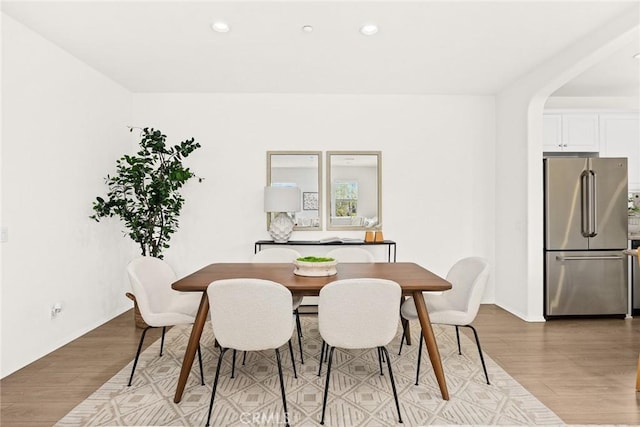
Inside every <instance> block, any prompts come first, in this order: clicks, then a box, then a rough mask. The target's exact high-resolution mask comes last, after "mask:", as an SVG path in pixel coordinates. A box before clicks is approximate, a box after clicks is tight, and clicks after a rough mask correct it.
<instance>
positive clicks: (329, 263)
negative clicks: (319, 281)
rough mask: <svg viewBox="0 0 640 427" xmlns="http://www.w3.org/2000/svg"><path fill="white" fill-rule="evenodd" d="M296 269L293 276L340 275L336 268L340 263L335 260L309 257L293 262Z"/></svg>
mask: <svg viewBox="0 0 640 427" xmlns="http://www.w3.org/2000/svg"><path fill="white" fill-rule="evenodd" d="M293 265H294V266H295V269H294V270H293V274H295V275H297V276H306V277H325V276H333V275H334V274H337V273H338V270H337V269H336V266H337V265H338V261H336V260H335V259H334V258H325V257H315V256H307V257H300V258H297V259H295V260H294V261H293Z"/></svg>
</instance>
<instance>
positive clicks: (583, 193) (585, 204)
mask: <svg viewBox="0 0 640 427" xmlns="http://www.w3.org/2000/svg"><path fill="white" fill-rule="evenodd" d="M590 213H591V211H590V209H589V173H588V172H587V171H582V173H581V174H580V233H582V236H583V237H589V233H590V230H589V222H590V221H589V217H590Z"/></svg>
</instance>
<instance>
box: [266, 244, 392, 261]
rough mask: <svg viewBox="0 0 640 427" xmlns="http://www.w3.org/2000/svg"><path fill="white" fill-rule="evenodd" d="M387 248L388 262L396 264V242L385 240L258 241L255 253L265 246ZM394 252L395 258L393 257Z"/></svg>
mask: <svg viewBox="0 0 640 427" xmlns="http://www.w3.org/2000/svg"><path fill="white" fill-rule="evenodd" d="M379 245H383V246H386V247H387V262H396V242H394V241H393V240H383V241H382V242H371V243H369V242H365V241H346V242H340V241H330V242H323V241H321V240H289V241H288V242H285V243H276V242H274V241H273V240H258V241H257V242H255V244H254V253H258V251H260V250H262V247H263V246H379ZM392 252H393V257H392Z"/></svg>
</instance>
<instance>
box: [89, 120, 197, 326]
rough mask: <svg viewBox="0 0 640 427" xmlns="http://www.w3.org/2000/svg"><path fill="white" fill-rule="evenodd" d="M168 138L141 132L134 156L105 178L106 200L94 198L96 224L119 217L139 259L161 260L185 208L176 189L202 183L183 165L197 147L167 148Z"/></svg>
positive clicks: (138, 319) (126, 157)
mask: <svg viewBox="0 0 640 427" xmlns="http://www.w3.org/2000/svg"><path fill="white" fill-rule="evenodd" d="M131 131H133V128H131ZM166 139H167V137H166V135H163V134H162V132H160V131H159V130H156V129H153V128H144V129H142V133H141V140H140V150H139V151H138V152H137V153H136V155H135V156H129V155H124V156H122V157H121V158H120V159H119V160H117V161H116V174H115V175H114V176H110V175H107V177H106V179H105V181H106V184H107V186H108V187H109V191H108V192H107V196H106V198H102V197H100V196H98V197H96V200H95V201H94V202H93V210H94V212H95V213H94V214H93V215H91V218H93V219H95V220H96V221H100V219H101V218H105V217H112V216H119V217H120V219H121V220H122V221H124V224H125V227H126V228H127V230H128V235H129V237H130V238H131V239H132V240H133V241H134V242H136V243H137V244H138V245H139V246H140V252H141V253H142V255H150V256H153V257H157V258H162V251H163V250H164V249H166V248H168V247H169V239H170V238H171V235H172V234H173V233H175V231H176V230H177V229H178V217H179V216H180V210H181V209H182V205H183V204H184V198H183V197H182V195H181V194H180V189H181V188H182V186H183V185H184V184H185V183H186V182H187V181H189V180H190V179H191V178H197V179H198V182H202V178H200V177H197V176H196V175H195V174H194V173H193V172H192V171H191V170H190V169H189V168H187V167H185V166H184V165H183V164H182V160H183V159H184V158H186V157H188V156H189V154H191V153H192V152H193V151H194V150H196V149H197V148H200V144H199V143H197V142H195V141H194V138H191V139H187V140H185V141H183V142H181V143H179V144H177V145H174V146H172V147H167V144H166ZM126 295H127V297H129V298H130V299H131V300H132V301H133V303H134V319H135V324H136V326H137V327H139V328H146V327H147V325H146V323H145V322H144V320H143V319H142V316H141V315H140V310H139V309H138V304H137V302H136V298H135V296H134V295H133V294H131V293H127V294H126Z"/></svg>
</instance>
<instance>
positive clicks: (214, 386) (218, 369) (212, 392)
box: [205, 347, 227, 427]
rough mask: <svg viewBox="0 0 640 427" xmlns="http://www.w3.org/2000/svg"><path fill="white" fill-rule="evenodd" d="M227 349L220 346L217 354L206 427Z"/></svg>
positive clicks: (207, 426)
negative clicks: (216, 365)
mask: <svg viewBox="0 0 640 427" xmlns="http://www.w3.org/2000/svg"><path fill="white" fill-rule="evenodd" d="M226 351H227V349H226V348H222V347H221V348H220V356H218V367H217V368H216V377H215V379H214V380H213V390H211V401H210V402H209V414H208V415H207V424H205V425H206V427H209V425H210V424H209V421H211V412H212V410H213V399H214V398H215V397H216V389H217V388H218V377H219V376H220V366H222V357H223V356H224V353H225V352H226Z"/></svg>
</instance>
